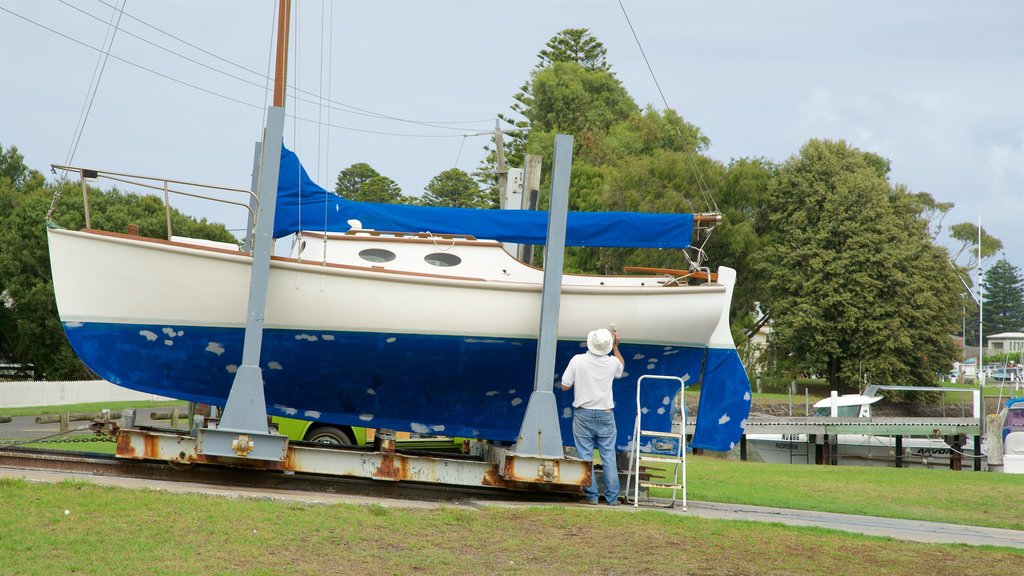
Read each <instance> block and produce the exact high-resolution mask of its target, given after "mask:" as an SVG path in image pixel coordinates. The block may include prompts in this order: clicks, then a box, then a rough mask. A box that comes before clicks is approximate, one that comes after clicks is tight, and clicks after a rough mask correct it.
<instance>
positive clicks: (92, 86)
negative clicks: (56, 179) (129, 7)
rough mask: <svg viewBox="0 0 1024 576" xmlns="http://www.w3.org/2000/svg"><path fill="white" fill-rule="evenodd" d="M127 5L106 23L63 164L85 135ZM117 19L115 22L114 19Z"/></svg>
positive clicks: (70, 157)
mask: <svg viewBox="0 0 1024 576" xmlns="http://www.w3.org/2000/svg"><path fill="white" fill-rule="evenodd" d="M127 3H128V0H123V2H122V4H121V9H120V10H115V12H114V13H113V14H111V15H110V22H108V23H107V33H106V36H104V38H103V49H102V50H100V55H99V58H97V60H96V67H95V68H94V69H93V72H92V79H91V80H90V82H89V90H88V91H86V94H85V102H83V103H82V111H81V112H80V113H79V115H78V123H77V124H76V126H75V131H74V133H73V134H72V135H71V144H70V146H69V147H68V155H67V158H66V160H65V162H64V163H65V164H71V161H72V160H73V159H74V157H75V152H76V151H78V143H79V142H81V140H82V135H83V134H84V133H85V124H86V122H88V120H89V113H90V112H91V111H92V104H93V102H94V101H95V99H96V92H98V91H99V88H100V80H102V79H103V71H104V70H106V68H107V57H108V56H109V55H110V49H111V48H113V47H114V38H115V36H116V35H117V30H118V28H119V27H120V24H121V16H122V15H124V6H125V4H127ZM115 17H117V21H116V22H115V21H114V18H115Z"/></svg>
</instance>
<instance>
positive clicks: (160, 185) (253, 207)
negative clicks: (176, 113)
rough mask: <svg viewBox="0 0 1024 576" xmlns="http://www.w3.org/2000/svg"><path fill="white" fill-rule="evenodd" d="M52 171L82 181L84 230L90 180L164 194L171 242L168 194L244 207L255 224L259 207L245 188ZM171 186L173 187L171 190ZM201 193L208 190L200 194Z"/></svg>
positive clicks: (98, 172) (102, 172)
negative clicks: (223, 194) (237, 196)
mask: <svg viewBox="0 0 1024 576" xmlns="http://www.w3.org/2000/svg"><path fill="white" fill-rule="evenodd" d="M50 166H51V167H52V168H53V169H54V170H64V171H67V172H77V173H78V175H79V179H80V180H81V182H82V204H83V207H84V209H85V227H86V228H91V227H92V222H91V217H90V214H89V186H88V181H89V180H96V179H100V178H103V179H106V180H111V181H114V182H121V183H124V184H129V185H131V186H136V187H139V188H148V189H150V190H157V191H160V192H163V195H164V211H165V213H166V218H167V239H168V240H170V239H171V237H172V236H173V231H172V229H171V201H170V195H171V194H176V195H178V196H187V197H190V198H197V199H200V200H208V201H210V202H217V203H221V204H229V205H232V206H240V207H241V208H244V209H245V210H246V211H247V212H248V215H249V218H248V221H249V222H255V221H256V212H257V210H258V207H259V199H258V198H256V195H255V194H254V193H253V192H252V191H251V190H246V189H244V188H232V187H230V186H218V185H216V184H202V183H199V182H189V181H187V180H175V179H173V178H158V177H155V176H143V175H140V174H129V173H127V172H112V171H109V170H96V169H92V168H83V167H80V166H65V165H61V164H51V165H50ZM172 185H174V186H175V187H176V188H172ZM181 187H189V188H191V189H193V190H192V191H188V190H183V189H180V188H181ZM202 191H208V192H206V193H203V192H202ZM212 191H217V192H227V193H233V194H244V195H246V196H247V197H248V202H247V203H243V202H238V201H234V200H226V199H224V198H218V197H217V196H213V195H212V193H213V192H212ZM252 234H253V229H252V228H251V227H250V228H249V229H248V230H247V231H246V246H252V238H251V236H252Z"/></svg>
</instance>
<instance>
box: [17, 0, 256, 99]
mask: <svg viewBox="0 0 1024 576" xmlns="http://www.w3.org/2000/svg"><path fill="white" fill-rule="evenodd" d="M0 10H3V11H4V12H7V13H8V14H10V15H12V16H15V17H17V18H21V19H22V20H24V21H26V22H28V23H29V24H34V25H36V26H38V27H40V28H42V29H44V30H48V31H50V32H53V33H54V34H56V35H58V36H60V37H62V38H65V39H67V40H70V41H72V42H74V43H75V44H79V45H81V46H84V47H86V48H88V49H90V50H95V51H97V52H100V51H101V50H100V49H99V48H96V47H94V46H90V45H89V44H86V43H85V42H82V41H81V40H78V39H75V38H72V37H71V36H68V35H67V34H64V33H63V32H58V31H57V30H54V29H53V28H50V27H49V26H46V25H44V24H40V23H39V22H36V21H35V20H32V19H31V18H27V17H25V16H22V15H21V14H18V13H16V12H13V11H11V10H9V9H7V8H4V7H3V6H0ZM107 57H109V58H113V59H114V60H117V61H119V62H123V63H125V64H127V65H129V66H132V67H134V68H138V69H139V70H143V71H146V72H149V73H150V74H155V75H157V76H160V77H161V78H164V79H166V80H170V81H171V82H174V83H176V84H181V85H182V86H188V87H189V88H193V89H195V90H199V91H200V92H205V93H207V94H210V95H211V96H216V97H218V98H223V99H225V100H230V101H232V102H235V103H238V104H242V105H243V106H248V107H250V108H256V109H260V107H259V106H256V105H255V104H250V103H248V102H245V101H243V100H239V99H237V98H233V97H231V96H226V95H224V94H220V93H217V92H214V91H213V90H208V89H206V88H203V87H201V86H196V85H195V84H191V83H189V82H186V81H184V80H179V79H177V78H174V77H173V76H168V75H167V74H164V73H162V72H157V71H156V70H153V69H151V68H147V67H145V66H142V65H141V64H136V63H135V62H132V61H130V60H126V59H124V58H121V57H120V56H117V55H116V54H107Z"/></svg>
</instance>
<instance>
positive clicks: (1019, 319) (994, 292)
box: [982, 258, 1024, 336]
mask: <svg viewBox="0 0 1024 576" xmlns="http://www.w3.org/2000/svg"><path fill="white" fill-rule="evenodd" d="M984 296H985V300H984V302H985V305H984V307H983V309H984V311H983V313H982V314H983V316H984V320H983V325H982V326H983V329H984V331H985V334H986V335H988V336H991V335H993V334H999V333H1002V332H1020V331H1024V278H1022V277H1021V273H1020V270H1019V269H1018V268H1017V267H1016V266H1014V265H1013V264H1010V263H1009V262H1007V261H1006V259H1005V258H1004V259H1002V260H999V261H998V262H996V263H995V264H993V265H992V267H991V268H989V269H988V270H987V271H986V272H985V292H984Z"/></svg>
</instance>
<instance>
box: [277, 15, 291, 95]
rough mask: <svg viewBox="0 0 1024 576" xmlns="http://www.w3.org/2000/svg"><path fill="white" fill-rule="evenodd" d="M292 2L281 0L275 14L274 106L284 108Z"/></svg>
mask: <svg viewBox="0 0 1024 576" xmlns="http://www.w3.org/2000/svg"><path fill="white" fill-rule="evenodd" d="M291 14H292V0H281V3H280V4H279V5H278V13H277V65H276V66H275V67H274V106H277V107H280V108H284V87H285V83H286V82H285V81H286V80H287V79H288V30H289V28H291Z"/></svg>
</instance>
